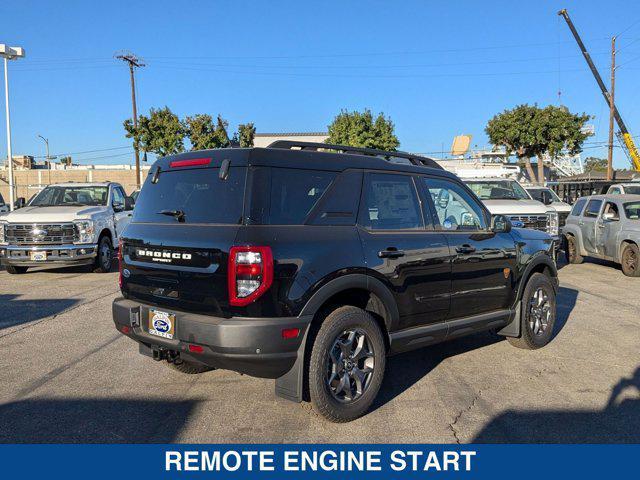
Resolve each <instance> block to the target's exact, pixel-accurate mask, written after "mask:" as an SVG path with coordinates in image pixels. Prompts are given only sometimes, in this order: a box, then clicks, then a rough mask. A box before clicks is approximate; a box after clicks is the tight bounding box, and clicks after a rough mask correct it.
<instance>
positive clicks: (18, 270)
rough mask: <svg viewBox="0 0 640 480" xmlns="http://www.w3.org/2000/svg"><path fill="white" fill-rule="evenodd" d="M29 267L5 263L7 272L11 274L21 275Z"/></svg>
mask: <svg viewBox="0 0 640 480" xmlns="http://www.w3.org/2000/svg"><path fill="white" fill-rule="evenodd" d="M28 268H29V267H20V266H16V265H7V266H6V269H7V273H10V274H11V275H21V274H23V273H27V269H28Z"/></svg>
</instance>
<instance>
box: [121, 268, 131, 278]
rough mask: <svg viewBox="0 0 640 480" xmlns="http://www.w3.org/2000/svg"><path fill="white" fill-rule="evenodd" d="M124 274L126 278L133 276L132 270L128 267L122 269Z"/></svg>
mask: <svg viewBox="0 0 640 480" xmlns="http://www.w3.org/2000/svg"><path fill="white" fill-rule="evenodd" d="M122 276H123V277H124V278H129V277H130V276H131V272H130V271H129V269H128V268H125V269H124V270H122Z"/></svg>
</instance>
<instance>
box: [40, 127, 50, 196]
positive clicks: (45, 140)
mask: <svg viewBox="0 0 640 480" xmlns="http://www.w3.org/2000/svg"><path fill="white" fill-rule="evenodd" d="M38 138H41V139H42V140H43V141H44V144H45V146H46V149H47V157H46V162H47V167H48V169H49V185H51V159H50V157H49V139H48V138H44V137H43V136H42V135H38Z"/></svg>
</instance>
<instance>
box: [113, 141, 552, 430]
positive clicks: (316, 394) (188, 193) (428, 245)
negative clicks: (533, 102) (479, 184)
mask: <svg viewBox="0 0 640 480" xmlns="http://www.w3.org/2000/svg"><path fill="white" fill-rule="evenodd" d="M552 248H553V240H552V238H551V237H550V236H549V235H548V234H546V233H544V232H540V231H536V230H525V229H513V230H512V229H511V223H510V221H509V220H508V219H507V218H505V217H504V216H501V215H497V216H495V217H494V218H493V219H492V218H491V216H490V214H489V212H488V211H487V210H486V208H485V207H484V206H483V205H482V203H481V202H480V201H479V200H478V198H477V197H476V196H475V195H474V194H473V192H472V191H471V190H470V189H469V188H468V187H467V186H465V185H464V183H462V182H461V181H460V180H459V179H458V178H457V177H456V176H455V175H454V174H452V173H448V172H446V171H445V170H443V169H442V168H440V167H439V166H438V165H437V163H435V162H434V161H433V160H430V159H427V158H421V157H417V156H414V155H411V154H405V153H401V152H383V151H377V150H369V149H359V148H352V147H344V146H338V145H326V144H313V143H304V142H285V141H279V142H275V143H274V144H272V145H270V146H269V147H268V148H250V149H222V150H208V151H199V152H189V153H183V154H179V155H175V156H170V157H167V158H162V159H160V160H158V161H157V162H156V163H155V164H154V165H153V166H152V168H151V170H150V173H149V176H148V178H147V179H146V181H145V183H144V185H143V188H142V190H141V192H140V196H139V197H138V201H137V203H136V208H135V210H134V216H133V219H132V221H131V223H130V225H129V226H128V227H127V230H126V232H125V234H124V236H123V237H122V239H121V247H120V249H119V252H120V285H121V289H122V295H123V296H122V297H121V298H118V299H116V300H115V301H114V303H113V318H114V322H115V325H116V328H117V329H118V330H119V331H120V332H121V333H123V334H124V335H126V336H128V337H129V338H131V339H132V340H135V341H136V342H138V344H139V349H140V352H141V353H143V354H146V355H149V356H151V357H153V358H154V359H155V360H164V361H167V362H168V364H169V365H170V366H171V367H172V368H175V369H177V370H179V371H181V372H184V373H199V372H204V371H206V370H211V369H214V368H222V369H230V370H235V371H238V372H241V373H246V374H249V375H253V376H257V377H266V378H273V379H276V382H275V387H276V394H277V395H279V396H281V397H285V398H287V399H290V400H294V401H298V402H300V401H303V400H305V401H306V400H310V401H311V402H312V404H313V406H314V408H315V409H316V410H317V411H319V412H320V413H321V414H322V415H324V416H325V417H327V418H328V419H330V420H332V421H338V422H341V421H342V422H344V421H349V420H352V419H354V418H357V417H358V416H361V415H362V414H364V413H365V412H366V411H367V409H368V408H369V407H370V405H371V404H372V402H373V400H374V398H375V397H376V395H377V394H378V390H379V389H380V386H381V384H382V379H383V376H384V371H385V358H386V355H388V354H394V353H398V352H403V351H407V350H411V349H415V348H420V347H424V346H427V345H431V344H434V343H437V342H441V341H443V340H448V339H453V338H458V337H460V336H463V335H467V334H472V333H474V332H479V331H482V330H489V329H495V330H498V331H499V333H500V334H502V335H504V336H507V337H508V338H509V340H510V341H511V342H512V343H513V344H515V345H517V346H519V347H522V348H527V349H534V348H539V347H542V346H544V345H545V344H546V343H547V342H549V340H550V338H551V335H552V330H553V325H554V321H555V315H556V299H555V298H556V289H557V285H558V282H557V271H556V266H555V263H554V261H553V258H552Z"/></svg>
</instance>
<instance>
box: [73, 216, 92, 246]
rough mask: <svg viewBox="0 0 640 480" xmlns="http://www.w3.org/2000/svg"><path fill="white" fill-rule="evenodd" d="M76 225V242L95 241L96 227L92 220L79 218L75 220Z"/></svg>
mask: <svg viewBox="0 0 640 480" xmlns="http://www.w3.org/2000/svg"><path fill="white" fill-rule="evenodd" d="M73 223H74V224H75V225H76V231H77V232H78V239H77V241H75V242H74V243H93V237H94V234H95V229H94V226H93V222H92V221H91V220H78V221H75V222H73Z"/></svg>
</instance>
